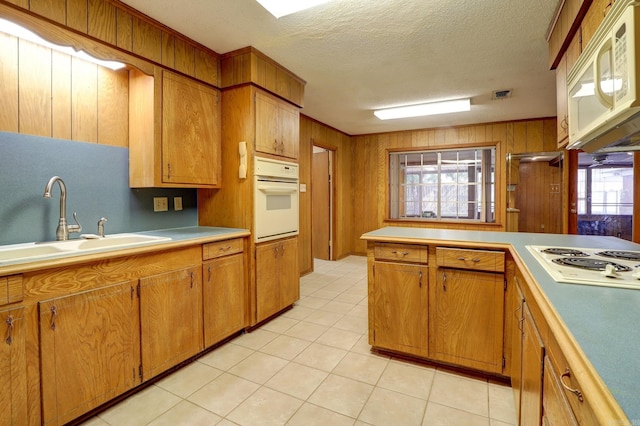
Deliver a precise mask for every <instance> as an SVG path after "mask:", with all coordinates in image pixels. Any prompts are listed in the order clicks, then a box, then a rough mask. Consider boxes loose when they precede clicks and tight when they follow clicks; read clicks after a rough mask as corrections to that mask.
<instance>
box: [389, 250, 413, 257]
mask: <svg viewBox="0 0 640 426" xmlns="http://www.w3.org/2000/svg"><path fill="white" fill-rule="evenodd" d="M391 254H401V255H402V256H406V255H408V254H409V252H408V251H401V252H397V251H395V250H393V251H392V252H391Z"/></svg>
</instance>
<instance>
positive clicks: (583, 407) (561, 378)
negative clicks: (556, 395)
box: [547, 333, 598, 425]
mask: <svg viewBox="0 0 640 426" xmlns="http://www.w3.org/2000/svg"><path fill="white" fill-rule="evenodd" d="M547 353H548V357H549V360H550V362H551V365H552V366H553V368H554V370H555V372H556V375H557V380H558V382H559V383H560V386H561V387H562V388H563V389H562V390H563V392H564V395H565V397H566V399H567V400H568V401H569V405H570V406H571V409H572V411H573V414H574V416H575V418H576V420H577V421H578V424H581V425H583V424H584V425H591V424H593V425H595V424H598V419H597V417H596V416H595V414H594V411H593V408H592V407H591V405H590V403H589V395H587V394H585V393H584V392H583V390H582V386H581V385H580V382H579V381H578V378H577V377H576V376H577V375H578V374H577V373H576V372H575V371H574V369H573V368H572V367H571V365H570V364H569V362H568V361H567V358H566V357H565V356H564V353H563V352H562V351H561V349H560V346H559V345H558V342H557V340H556V339H555V336H553V335H552V334H551V333H549V339H548V344H547ZM570 389H573V390H574V391H575V392H572V391H571V390H570ZM578 392H579V394H577V393H578Z"/></svg>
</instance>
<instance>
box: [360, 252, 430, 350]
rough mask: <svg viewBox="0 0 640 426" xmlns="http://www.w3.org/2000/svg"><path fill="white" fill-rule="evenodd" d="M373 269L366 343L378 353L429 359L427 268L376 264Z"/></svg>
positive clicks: (396, 264)
mask: <svg viewBox="0 0 640 426" xmlns="http://www.w3.org/2000/svg"><path fill="white" fill-rule="evenodd" d="M405 251H406V252H409V250H405ZM424 251H426V249H425V250H424ZM373 268H374V270H373V287H372V288H370V290H369V291H370V295H369V297H370V298H371V299H372V300H373V304H372V310H371V315H372V318H371V320H372V323H373V330H372V333H371V332H370V333H369V340H370V341H369V343H370V344H371V345H372V346H375V347H377V348H381V349H388V350H392V351H398V352H403V353H408V354H413V355H418V356H422V357H426V356H428V341H429V338H428V333H429V329H428V322H427V321H428V309H429V305H428V297H429V287H428V284H429V271H428V268H427V266H426V265H415V264H409V263H398V262H388V261H376V262H375V263H374V265H373Z"/></svg>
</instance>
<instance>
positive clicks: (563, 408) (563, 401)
mask: <svg viewBox="0 0 640 426" xmlns="http://www.w3.org/2000/svg"><path fill="white" fill-rule="evenodd" d="M542 407H543V408H542V412H543V416H544V419H545V424H550V425H554V426H555V425H557V426H577V425H578V421H577V420H576V418H575V416H574V415H573V411H572V410H571V406H570V405H569V401H567V397H566V396H565V395H564V391H563V390H562V386H561V385H560V379H559V376H558V374H557V373H556V371H555V369H554V368H553V364H552V363H551V360H550V359H549V357H548V356H545V357H544V379H543V391H542Z"/></svg>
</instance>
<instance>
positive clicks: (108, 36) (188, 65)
mask: <svg viewBox="0 0 640 426" xmlns="http://www.w3.org/2000/svg"><path fill="white" fill-rule="evenodd" d="M2 4H5V5H11V4H12V5H14V6H17V7H19V8H22V9H26V10H29V11H30V12H31V13H33V14H35V15H39V16H41V17H43V18H46V19H48V20H50V21H52V22H55V23H56V24H58V25H60V26H61V27H64V28H67V29H69V30H71V31H73V32H75V33H77V34H83V35H86V36H88V38H87V40H98V41H100V42H102V43H104V44H105V45H109V46H114V47H117V48H119V49H121V50H122V51H125V52H128V53H132V54H134V55H136V56H138V57H141V58H144V59H146V60H149V61H152V62H155V63H156V64H158V65H162V66H164V67H167V68H171V69H173V70H175V71H178V72H181V73H184V74H186V75H188V76H190V77H193V78H196V79H198V80H202V81H204V82H205V83H209V84H211V85H213V86H215V87H220V55H218V54H217V53H216V52H214V51H212V50H210V49H208V48H206V47H204V46H202V45H200V44H198V43H196V42H195V41H193V40H191V39H189V38H187V37H185V36H183V35H182V34H180V33H178V32H176V31H174V30H172V29H170V28H169V27H166V26H164V25H162V24H160V23H159V22H157V21H154V20H153V19H151V18H149V17H148V16H145V15H143V14H142V13H140V12H138V11H137V10H135V9H133V8H131V7H129V6H127V5H126V4H124V3H121V2H119V1H118V0H108V1H107V0H0V5H2ZM2 15H3V13H2V10H0V16H2ZM89 37H90V38H89ZM92 44H94V45H95V43H92ZM91 47H92V48H95V47H97V48H98V50H99V46H91ZM92 53H94V54H96V52H95V51H94V52H92ZM97 56H98V57H104V56H101V55H100V54H99V52H98V54H97ZM105 59H106V58H105Z"/></svg>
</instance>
